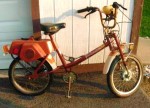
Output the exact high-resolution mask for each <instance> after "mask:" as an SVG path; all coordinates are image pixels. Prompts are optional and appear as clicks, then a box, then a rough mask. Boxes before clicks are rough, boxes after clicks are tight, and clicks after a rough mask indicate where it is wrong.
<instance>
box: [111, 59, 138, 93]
mask: <svg viewBox="0 0 150 108" xmlns="http://www.w3.org/2000/svg"><path fill="white" fill-rule="evenodd" d="M126 65H127V68H128V70H129V71H128V72H129V74H127V71H126V69H124V68H123V63H122V62H121V61H119V62H118V63H116V65H115V68H114V70H113V71H114V72H113V73H112V79H113V81H112V83H113V86H114V89H115V91H116V92H118V93H119V94H121V95H123V94H125V95H129V94H130V93H132V92H134V91H135V89H136V88H137V87H138V85H139V84H140V81H141V67H140V64H139V62H138V61H137V60H136V59H134V58H130V57H129V58H128V59H127V61H126Z"/></svg>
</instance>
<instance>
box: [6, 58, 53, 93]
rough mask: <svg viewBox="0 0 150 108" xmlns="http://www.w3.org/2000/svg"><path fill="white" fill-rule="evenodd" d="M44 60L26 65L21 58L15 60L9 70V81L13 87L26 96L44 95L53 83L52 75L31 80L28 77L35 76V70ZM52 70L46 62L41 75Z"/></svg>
mask: <svg viewBox="0 0 150 108" xmlns="http://www.w3.org/2000/svg"><path fill="white" fill-rule="evenodd" d="M41 61H42V59H40V60H35V61H33V62H29V63H26V62H25V61H23V60H20V59H19V58H17V59H14V60H13V62H12V63H11V65H10V68H9V79H10V83H11V84H12V85H13V87H14V88H15V89H16V90H17V91H19V92H21V93H22V94H25V95H39V94H41V93H43V92H44V91H45V90H46V88H47V87H48V86H49V85H50V84H51V82H52V74H50V75H45V76H39V77H38V78H37V79H29V78H28V77H27V76H28V75H31V74H33V72H34V70H35V69H36V68H37V66H38V65H39V64H40V63H41ZM50 70H52V68H51V66H50V65H49V64H48V63H47V62H45V63H44V64H43V65H42V66H41V69H39V71H38V72H39V73H42V72H46V71H50Z"/></svg>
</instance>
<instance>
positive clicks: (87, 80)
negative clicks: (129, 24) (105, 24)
mask: <svg viewBox="0 0 150 108" xmlns="http://www.w3.org/2000/svg"><path fill="white" fill-rule="evenodd" d="M149 49H150V39H143V38H140V40H139V47H138V52H137V55H138V56H139V58H140V59H141V61H142V62H143V63H144V64H150V50H149ZM66 91H67V85H66V84H65V83H64V82H63V81H62V79H61V77H60V76H55V78H54V83H53V84H52V86H51V89H48V90H47V91H46V93H44V94H42V95H39V96H35V97H33V96H24V95H22V94H20V93H18V92H16V91H15V90H14V89H13V87H12V86H11V85H10V84H9V79H8V76H7V70H5V71H3V70H0V108H22V107H27V108H29V107H32V108H34V107H36V108H110V107H112V108H127V107H128V108H149V106H150V98H149V97H148V96H147V95H146V94H145V92H144V91H143V90H142V88H141V89H139V90H138V91H137V92H136V93H135V94H133V95H132V96H130V97H128V98H117V97H116V96H114V95H113V94H112V93H111V92H110V91H109V89H108V86H107V82H106V75H102V74H101V73H100V72H94V73H86V74H80V75H79V76H78V80H77V82H76V83H75V84H73V85H72V98H71V99H67V98H66V97H65V95H66Z"/></svg>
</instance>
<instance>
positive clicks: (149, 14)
mask: <svg viewBox="0 0 150 108" xmlns="http://www.w3.org/2000/svg"><path fill="white" fill-rule="evenodd" d="M140 36H141V37H150V0H144V6H143V15H142V21H141V28H140Z"/></svg>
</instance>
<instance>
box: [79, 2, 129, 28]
mask: <svg viewBox="0 0 150 108" xmlns="http://www.w3.org/2000/svg"><path fill="white" fill-rule="evenodd" d="M119 7H121V8H122V9H124V10H127V9H126V8H125V7H123V6H122V5H121V4H119V3H117V2H114V3H113V4H112V5H111V6H104V7H103V8H105V9H103V13H104V14H105V15H106V18H103V17H102V12H101V10H100V9H99V8H97V7H86V8H83V9H80V10H77V13H83V12H89V13H88V14H86V15H85V17H84V18H86V17H87V16H88V15H90V14H92V13H94V12H96V11H99V14H100V19H101V23H102V26H103V27H104V28H114V27H115V26H116V16H117V10H118V8H119ZM103 20H105V21H110V20H114V25H113V26H105V25H104V22H103Z"/></svg>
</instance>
